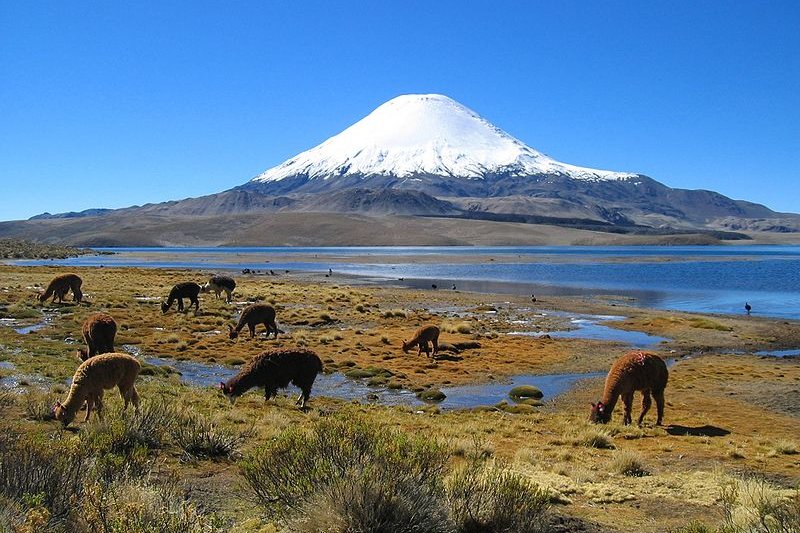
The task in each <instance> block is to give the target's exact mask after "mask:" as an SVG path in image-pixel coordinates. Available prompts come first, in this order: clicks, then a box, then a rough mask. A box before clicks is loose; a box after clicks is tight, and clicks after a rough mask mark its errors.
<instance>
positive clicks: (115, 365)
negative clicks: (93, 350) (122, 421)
mask: <svg viewBox="0 0 800 533" xmlns="http://www.w3.org/2000/svg"><path fill="white" fill-rule="evenodd" d="M141 369H142V365H141V364H139V361H137V360H136V358H135V357H132V356H130V355H128V354H124V353H105V354H103V355H97V356H95V357H92V358H90V359H87V360H86V361H84V362H83V363H81V365H80V366H79V367H78V369H77V370H76V371H75V375H74V376H73V377H72V387H70V389H69V395H68V396H67V399H66V400H64V403H61V402H56V404H55V406H54V407H53V415H54V416H55V419H56V420H60V421H61V423H62V424H64V427H66V426H68V425H69V424H70V422H72V421H73V420H75V415H76V414H78V411H79V410H80V408H81V407H82V406H83V402H84V401H85V402H86V417H85V418H84V419H83V421H84V422H86V421H87V420H89V415H90V414H91V412H92V408H95V409H96V410H97V416H98V417H99V418H101V419H102V410H103V391H104V390H107V389H112V388H114V387H118V388H119V393H120V395H121V396H122V399H123V400H125V407H124V409H127V408H128V403H130V402H133V408H134V409H135V410H136V413H138V412H139V393H138V392H136V387H135V386H134V382H135V381H136V377H137V376H138V375H139V371H140V370H141Z"/></svg>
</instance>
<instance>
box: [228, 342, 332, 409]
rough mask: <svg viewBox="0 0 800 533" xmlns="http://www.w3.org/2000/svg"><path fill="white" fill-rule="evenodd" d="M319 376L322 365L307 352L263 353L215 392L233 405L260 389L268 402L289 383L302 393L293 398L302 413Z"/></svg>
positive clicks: (290, 350) (289, 350)
mask: <svg viewBox="0 0 800 533" xmlns="http://www.w3.org/2000/svg"><path fill="white" fill-rule="evenodd" d="M320 372H322V361H321V360H320V358H319V356H317V354H315V353H314V352H312V351H311V350H304V349H300V348H294V349H282V350H267V351H266V352H263V353H261V354H259V355H257V356H255V357H253V359H252V360H250V362H249V363H247V364H246V365H245V366H244V368H242V370H241V371H240V372H239V373H238V374H236V375H235V376H233V377H232V378H231V379H229V380H228V382H227V383H223V382H220V384H219V388H220V390H221V391H222V392H223V394H225V396H227V397H228V399H229V400H230V401H231V404H233V403H235V402H236V399H237V398H238V397H239V396H241V395H242V394H244V393H245V392H247V391H248V390H250V389H252V388H253V387H264V398H265V399H266V400H267V401H268V400H269V399H270V398H272V397H274V396H275V395H276V394H277V392H278V389H285V388H286V387H288V386H289V383H293V384H294V385H296V386H298V387H299V388H300V390H301V391H302V392H301V393H300V396H298V397H297V405H299V406H300V409H305V408H306V402H308V397H309V396H310V395H311V386H312V385H313V384H314V380H315V379H316V378H317V374H319V373H320Z"/></svg>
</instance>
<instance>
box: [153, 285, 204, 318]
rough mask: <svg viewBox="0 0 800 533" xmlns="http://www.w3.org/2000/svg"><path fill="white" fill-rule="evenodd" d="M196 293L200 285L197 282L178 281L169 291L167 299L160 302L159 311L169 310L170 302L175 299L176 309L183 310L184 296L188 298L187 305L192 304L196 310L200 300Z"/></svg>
mask: <svg viewBox="0 0 800 533" xmlns="http://www.w3.org/2000/svg"><path fill="white" fill-rule="evenodd" d="M198 294H200V285H198V284H197V283H194V282H193V281H186V282H183V283H178V284H177V285H175V286H174V287H172V290H171V291H169V297H168V298H167V301H166V302H162V303H161V312H162V313H166V312H167V311H169V308H170V307H172V303H173V302H174V301H175V300H178V311H183V299H184V298H189V307H191V306H192V304H194V310H195V312H197V311H199V310H200V302H199V301H198V299H197V295H198Z"/></svg>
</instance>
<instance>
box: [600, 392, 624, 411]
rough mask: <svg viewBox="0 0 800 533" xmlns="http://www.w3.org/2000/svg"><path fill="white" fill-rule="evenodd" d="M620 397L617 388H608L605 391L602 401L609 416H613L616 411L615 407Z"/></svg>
mask: <svg viewBox="0 0 800 533" xmlns="http://www.w3.org/2000/svg"><path fill="white" fill-rule="evenodd" d="M619 396H620V392H619V391H618V390H617V388H616V387H606V390H605V391H603V399H602V400H600V401H601V402H602V403H603V405H604V406H605V412H606V413H607V416H611V412H612V411H614V406H615V405H617V400H618V399H619Z"/></svg>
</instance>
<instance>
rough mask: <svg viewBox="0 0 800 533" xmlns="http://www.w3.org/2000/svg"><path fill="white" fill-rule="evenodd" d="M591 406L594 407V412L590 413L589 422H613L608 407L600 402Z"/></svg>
mask: <svg viewBox="0 0 800 533" xmlns="http://www.w3.org/2000/svg"><path fill="white" fill-rule="evenodd" d="M590 405H591V406H592V410H591V411H590V412H589V422H594V423H595V424H606V423H608V422H609V421H610V420H611V412H610V411H609V409H608V406H607V405H605V404H604V403H603V402H600V401H598V402H597V403H593V404H590Z"/></svg>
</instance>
